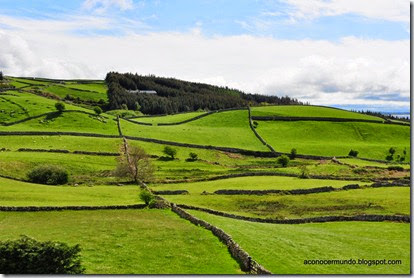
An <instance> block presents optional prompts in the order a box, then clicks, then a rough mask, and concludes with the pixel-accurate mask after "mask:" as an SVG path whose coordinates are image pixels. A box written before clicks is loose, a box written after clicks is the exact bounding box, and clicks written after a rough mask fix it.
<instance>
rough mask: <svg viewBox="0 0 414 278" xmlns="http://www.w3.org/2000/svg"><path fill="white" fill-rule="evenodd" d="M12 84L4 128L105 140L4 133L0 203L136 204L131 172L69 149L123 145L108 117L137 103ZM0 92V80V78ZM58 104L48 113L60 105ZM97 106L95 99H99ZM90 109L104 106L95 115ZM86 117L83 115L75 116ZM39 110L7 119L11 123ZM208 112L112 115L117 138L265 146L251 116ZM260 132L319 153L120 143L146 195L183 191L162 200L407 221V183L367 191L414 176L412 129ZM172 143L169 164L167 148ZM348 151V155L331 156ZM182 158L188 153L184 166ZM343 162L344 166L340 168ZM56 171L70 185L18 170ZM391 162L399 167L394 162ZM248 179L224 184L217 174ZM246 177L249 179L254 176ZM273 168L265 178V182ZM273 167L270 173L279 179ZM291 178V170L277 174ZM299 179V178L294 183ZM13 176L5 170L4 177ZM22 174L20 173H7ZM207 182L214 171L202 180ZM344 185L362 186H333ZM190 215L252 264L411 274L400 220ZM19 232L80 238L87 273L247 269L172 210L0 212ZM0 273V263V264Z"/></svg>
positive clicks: (256, 212) (266, 110) (52, 84)
mask: <svg viewBox="0 0 414 278" xmlns="http://www.w3.org/2000/svg"><path fill="white" fill-rule="evenodd" d="M6 82H10V84H11V85H14V86H15V87H16V88H15V89H11V90H8V91H5V92H0V122H1V123H3V125H0V131H10V132H27V131H33V132H75V133H93V134H97V135H112V136H116V137H115V138H102V137H96V136H95V137H89V136H67V135H64V136H60V135H53V136H51V135H48V136H45V135H20V136H18V135H0V175H1V176H4V177H0V206H16V207H25V206H58V207H59V206H105V205H132V204H142V203H143V201H142V200H141V199H140V197H139V193H140V192H141V190H140V188H139V186H138V185H136V184H131V179H130V178H128V177H127V176H122V177H116V175H115V171H114V170H115V169H116V167H117V164H118V160H119V156H116V155H111V156H105V155H103V154H101V155H98V154H96V153H91V154H87V155H86V154H75V153H73V152H75V151H86V152H108V153H120V152H121V149H123V148H124V146H123V139H122V138H121V137H119V131H118V126H117V122H116V117H117V116H118V115H120V116H121V118H122V117H128V115H129V116H131V115H143V114H142V112H140V111H132V110H111V111H106V109H107V108H108V107H109V105H108V103H107V102H108V98H107V94H106V90H107V86H106V84H105V82H104V81H98V80H48V79H26V78H14V77H7V81H6ZM3 87H4V86H3ZM66 95H71V96H72V97H73V98H74V99H73V102H70V101H64V100H62V101H64V103H65V107H66V110H76V111H75V112H71V111H64V112H63V113H57V112H56V108H55V104H56V102H57V99H59V98H62V99H63V98H65V97H66ZM100 100H103V101H100ZM97 105H100V106H101V107H102V108H103V109H104V111H105V113H102V114H101V115H100V116H98V115H96V113H95V112H94V111H93V108H94V107H95V106H97ZM84 112H87V113H84ZM251 112H252V116H283V117H329V118H349V119H360V120H378V121H382V119H380V118H377V117H373V116H369V115H364V114H359V113H354V112H351V111H345V110H341V109H334V108H328V107H319V106H297V105H295V106H282V105H281V106H261V107H253V108H251ZM45 113H48V114H47V115H43V116H41V117H37V118H35V119H31V120H27V121H23V122H21V123H17V124H12V125H10V126H7V123H12V122H15V121H18V120H24V119H26V118H28V117H32V116H37V115H41V114H45ZM204 113H205V112H189V113H181V114H174V115H167V116H155V117H142V118H134V119H133V121H137V122H146V123H151V124H152V125H150V126H147V125H139V124H136V123H131V122H129V121H126V120H124V119H121V120H120V124H121V130H122V133H123V135H126V136H133V137H142V138H152V139H157V140H161V141H172V142H178V143H186V144H192V145H204V146H216V147H227V148H238V149H243V150H252V151H260V152H267V153H264V154H263V153H261V155H272V154H271V153H270V149H269V148H267V147H266V146H265V145H263V144H262V143H261V142H260V140H259V139H258V138H257V137H256V136H255V134H254V132H253V131H252V130H251V128H250V126H249V118H248V111H247V110H245V109H244V110H232V111H225V112H218V113H213V114H210V115H207V116H205V117H202V118H200V119H197V120H193V121H190V122H188V123H184V124H179V125H170V126H162V125H161V126H160V125H158V124H160V123H177V122H180V121H185V120H188V119H192V118H194V117H196V116H199V115H202V114H204ZM256 122H257V127H256V131H257V132H258V133H259V134H260V135H261V136H262V137H263V138H264V139H265V140H266V141H267V142H268V143H269V144H270V145H272V147H273V148H274V149H275V150H276V151H278V152H285V153H290V152H291V149H292V148H295V149H296V150H297V153H298V154H307V155H320V156H326V157H327V158H323V159H321V158H318V159H316V158H315V157H312V158H309V157H307V158H303V157H299V158H298V157H296V158H294V159H293V158H292V159H291V160H290V161H289V163H288V164H287V166H286V167H283V166H282V165H281V164H280V163H278V158H277V157H275V156H269V157H261V156H257V154H256V156H253V155H245V154H240V153H237V152H228V151H219V150H217V149H202V148H194V147H192V148H190V147H184V146H180V147H176V146H174V145H173V144H172V143H170V144H171V145H166V144H160V143H152V142H145V141H141V140H136V139H128V140H127V142H128V145H129V146H130V147H131V146H137V147H141V148H143V149H144V150H145V152H146V153H147V154H148V155H150V162H151V164H153V166H154V168H155V172H154V177H153V179H147V180H145V182H146V184H147V185H148V188H149V189H151V190H155V191H162V190H187V191H188V194H186V195H164V196H161V197H163V198H165V199H166V200H168V201H170V202H173V203H176V204H186V205H192V206H197V207H202V208H206V209H213V210H218V211H222V212H227V213H231V214H235V215H241V216H249V217H257V218H262V219H264V218H272V219H294V218H306V217H320V216H336V215H343V216H354V215H362V214H378V215H405V216H409V215H410V201H411V200H410V187H409V186H405V187H381V188H372V187H370V185H371V184H372V183H374V182H376V181H383V182H390V183H391V182H394V181H395V180H397V181H400V179H401V181H400V182H403V181H402V179H404V180H405V181H404V182H406V181H407V180H408V179H410V167H411V166H410V165H409V164H408V163H407V162H410V157H409V154H410V127H409V126H401V125H392V124H382V123H366V122H326V121H293V122H287V121H256ZM166 146H170V147H172V148H173V149H175V150H176V155H175V156H174V158H171V157H169V156H168V155H167V154H165V153H164V148H165V147H166ZM391 147H394V148H395V149H396V153H395V155H394V157H395V158H397V156H401V155H402V154H403V150H404V149H406V151H407V153H408V155H407V157H406V158H405V161H404V162H405V164H399V163H397V162H396V161H395V160H394V161H392V162H389V163H387V162H385V157H386V155H387V154H388V150H389V149H390V148H391ZM21 148H26V149H43V150H67V151H69V152H70V153H57V152H35V151H33V150H26V151H18V150H19V149H21ZM351 149H353V150H357V151H358V152H359V154H358V158H371V159H377V160H381V161H383V162H375V161H365V160H361V159H358V158H350V157H347V158H338V161H339V162H338V161H337V160H335V159H331V157H333V156H337V157H338V156H347V155H348V153H349V151H350V150H351ZM190 153H193V154H196V156H197V159H194V160H191V159H189V158H190ZM341 163H344V164H341ZM40 165H54V166H59V167H61V168H63V169H65V170H66V171H67V172H68V174H69V180H68V182H67V184H65V185H59V186H52V185H41V184H35V183H29V182H26V181H28V177H27V174H28V173H29V172H30V171H31V170H32V169H34V168H35V167H37V166H40ZM389 166H402V167H403V169H398V168H395V167H394V168H390V169H388V167H389ZM232 174H243V175H250V176H245V177H236V178H235V177H233V178H226V179H223V177H222V176H224V175H226V176H227V175H232ZM253 174H255V176H252V175H253ZM270 175H271V176H270ZM276 175H277V176H276ZM283 175H293V176H289V177H287V176H283ZM300 176H302V178H301V177H300ZM7 177H9V178H7ZM10 177H11V178H14V179H19V180H21V181H17V180H14V179H11V178H10ZM207 179H216V180H212V181H206V180H207ZM349 184H358V185H360V186H361V187H362V188H361V189H355V190H340V188H341V187H343V186H345V185H349ZM324 186H331V187H334V188H336V189H338V190H335V191H333V192H326V193H313V194H307V195H305V194H303V195H295V194H287V193H286V192H282V193H279V194H269V195H263V196H257V195H219V194H214V192H215V191H217V190H222V189H233V190H237V189H239V190H270V189H274V190H292V189H309V188H316V187H324ZM188 211H189V212H190V213H191V214H193V215H195V216H197V217H200V218H201V219H204V220H206V221H208V222H210V223H211V224H214V225H216V226H218V227H219V228H221V229H223V230H224V231H225V232H227V233H229V234H230V235H231V236H232V238H233V239H234V240H235V241H236V242H237V244H239V245H240V246H241V247H242V248H243V249H244V250H246V251H247V252H248V253H249V254H250V256H251V257H252V259H254V260H256V261H257V262H258V263H260V264H262V265H263V266H264V267H265V268H267V269H269V270H270V271H272V272H273V273H274V274H408V273H409V271H410V224H407V223H391V222H382V223H380V222H327V223H315V224H300V225H276V224H261V223H253V222H247V221H241V220H234V219H231V218H224V217H218V216H214V215H210V214H206V213H203V212H200V211H193V210H188ZM22 234H25V235H28V236H31V237H34V238H35V239H38V240H59V241H63V242H66V243H69V244H80V245H81V247H82V252H81V256H82V260H83V263H84V266H85V267H86V270H87V273H88V274H243V272H242V271H241V270H240V266H239V264H238V263H237V261H236V260H235V258H233V257H231V256H230V253H229V251H228V249H227V247H226V245H225V244H223V242H220V241H219V240H218V238H217V237H216V236H214V235H213V234H212V233H211V232H210V231H207V230H205V229H204V228H201V227H200V226H195V225H193V224H191V223H190V222H189V221H187V220H184V219H181V218H180V217H178V216H177V215H176V214H174V213H173V212H171V211H170V210H168V209H149V208H145V209H139V210H137V209H129V210H99V211H54V212H0V240H4V239H15V238H17V237H18V236H19V235H22ZM305 259H347V260H349V259H368V260H372V259H374V260H375V259H376V260H378V259H391V260H402V264H399V265H387V266H383V265H380V266H366V265H330V266H327V265H305V264H304V262H303V261H304V260H305ZM0 272H1V271H0Z"/></svg>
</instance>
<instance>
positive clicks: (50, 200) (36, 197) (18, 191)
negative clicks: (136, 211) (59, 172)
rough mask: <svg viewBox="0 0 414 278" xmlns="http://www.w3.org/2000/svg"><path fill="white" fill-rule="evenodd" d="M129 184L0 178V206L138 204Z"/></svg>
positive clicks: (134, 191) (133, 187)
mask: <svg viewBox="0 0 414 278" xmlns="http://www.w3.org/2000/svg"><path fill="white" fill-rule="evenodd" d="M139 192H140V189H139V187H138V186H137V185H135V186H133V185H130V186H110V185H107V186H93V187H90V186H76V187H75V186H67V185H59V186H52V185H41V184H34V183H28V182H21V181H15V180H10V179H5V178H1V177H0V193H1V194H0V204H1V205H2V206H108V205H132V204H138V203H142V202H141V200H140V199H139V197H138V194H139Z"/></svg>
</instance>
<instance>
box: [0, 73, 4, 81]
mask: <svg viewBox="0 0 414 278" xmlns="http://www.w3.org/2000/svg"><path fill="white" fill-rule="evenodd" d="M3 79H4V77H3V72H2V71H0V80H3Z"/></svg>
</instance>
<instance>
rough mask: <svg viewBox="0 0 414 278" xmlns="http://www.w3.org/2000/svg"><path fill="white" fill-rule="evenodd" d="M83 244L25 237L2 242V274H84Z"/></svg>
mask: <svg viewBox="0 0 414 278" xmlns="http://www.w3.org/2000/svg"><path fill="white" fill-rule="evenodd" d="M80 250H81V249H80V247H79V245H74V246H68V245H67V244H66V243H63V242H57V241H55V242H53V241H44V242H40V241H36V240H34V239H32V238H30V237H27V236H22V237H21V238H20V239H18V240H8V241H2V242H0V273H4V274H82V273H83V272H84V271H85V268H84V267H83V266H82V264H81V258H80V255H79V252H80Z"/></svg>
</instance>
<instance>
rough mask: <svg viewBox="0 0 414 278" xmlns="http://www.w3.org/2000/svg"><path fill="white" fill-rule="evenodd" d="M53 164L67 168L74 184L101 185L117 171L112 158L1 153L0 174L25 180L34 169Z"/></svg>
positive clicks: (58, 154) (57, 154) (59, 154)
mask: <svg viewBox="0 0 414 278" xmlns="http://www.w3.org/2000/svg"><path fill="white" fill-rule="evenodd" d="M41 164H52V165H57V166H61V167H63V168H65V169H66V170H67V171H68V172H69V174H70V178H69V179H70V182H72V183H80V182H85V183H96V182H98V183H100V182H102V179H104V178H106V177H108V178H110V176H109V172H110V171H112V170H114V169H115V166H116V160H115V157H112V156H109V157H108V156H93V155H79V154H61V153H32V152H0V174H2V175H7V176H12V177H15V178H20V179H25V178H26V174H27V172H28V171H30V170H31V169H32V168H34V167H36V166H37V165H41Z"/></svg>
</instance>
